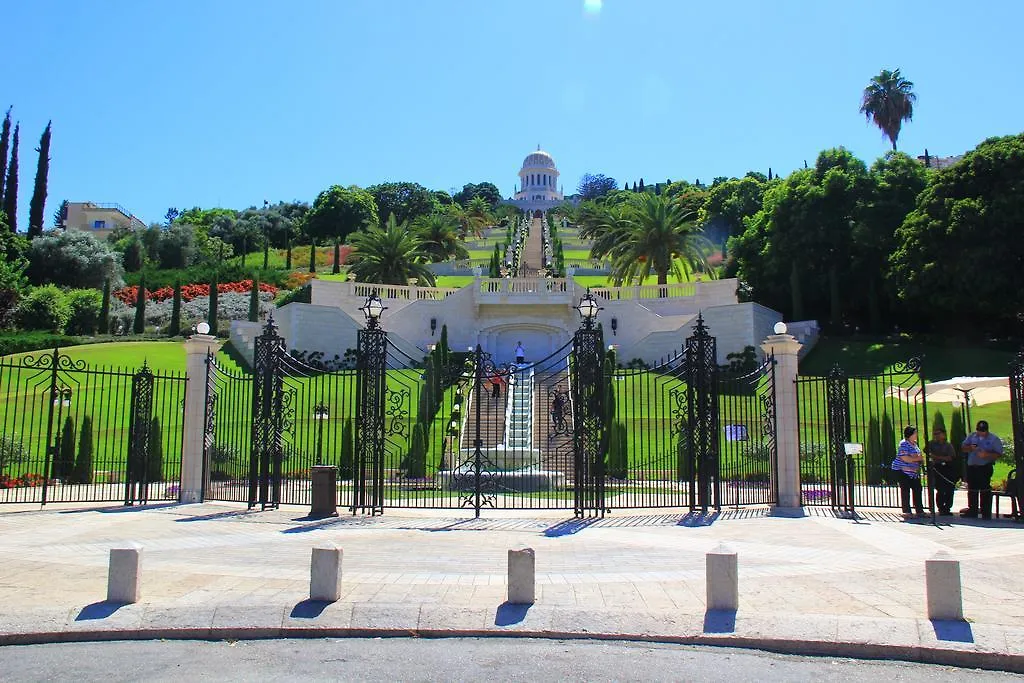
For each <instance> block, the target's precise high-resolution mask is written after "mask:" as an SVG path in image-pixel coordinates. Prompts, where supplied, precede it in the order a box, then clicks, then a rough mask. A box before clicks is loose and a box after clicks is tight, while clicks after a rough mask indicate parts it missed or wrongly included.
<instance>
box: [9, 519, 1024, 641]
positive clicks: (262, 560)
mask: <svg viewBox="0 0 1024 683" xmlns="http://www.w3.org/2000/svg"><path fill="white" fill-rule="evenodd" d="M305 512H306V510H305V509H303V508H298V507H292V508H287V509H282V510H273V511H267V512H248V511H246V510H245V509H244V507H243V506H235V505H231V504H200V505H167V506H153V507H148V508H123V507H120V506H115V505H111V506H110V507H91V508H83V507H73V506H67V505H59V506H47V508H46V509H45V510H42V511H41V510H39V508H38V507H37V506H20V507H19V506H11V507H7V508H4V509H2V510H0V558H2V562H0V596H2V599H3V605H4V608H5V609H4V610H3V614H2V615H0V632H3V633H17V632H27V631H38V630H46V628H47V624H49V625H50V626H51V627H52V628H53V629H56V630H61V629H66V628H68V627H69V626H68V624H71V626H76V625H77V626H80V625H81V624H80V622H82V621H83V618H82V615H83V614H84V613H85V611H87V610H89V609H92V610H97V609H100V610H101V611H102V609H103V608H102V607H101V606H97V605H98V604H101V603H102V601H103V599H104V597H105V595H106V567H107V561H108V553H109V549H110V548H111V547H114V546H118V545H122V544H125V543H129V542H134V543H138V544H140V545H142V546H143V548H144V553H143V563H142V564H143V582H142V602H141V603H140V604H139V605H133V606H129V608H124V609H120V610H115V611H117V612H118V613H117V614H113V615H112V616H111V618H110V619H109V620H108V621H106V622H104V620H102V619H100V620H91V621H92V622H93V623H92V625H94V626H95V625H98V624H100V622H104V623H103V625H107V624H110V625H114V626H116V625H117V624H119V623H129V624H132V623H142V622H133V621H131V620H132V619H134V618H135V617H132V615H133V614H134V615H136V617H137V618H138V619H142V618H143V617H142V616H141V615H142V614H143V611H145V614H146V615H147V617H146V619H147V620H148V621H147V622H146V623H149V624H150V626H154V625H155V624H153V623H152V622H153V615H160V619H161V620H163V621H164V622H167V623H172V624H181V623H192V622H193V621H195V620H196V619H198V620H199V621H200V622H201V623H202V624H203V625H204V626H208V625H209V623H211V621H210V620H212V623H213V624H217V623H220V624H221V625H234V626H243V625H245V624H246V623H248V621H247V619H248V617H246V615H247V614H249V613H250V612H253V611H254V610H255V613H259V614H262V615H263V616H262V617H261V619H263V620H264V621H266V615H267V613H268V612H267V610H269V613H270V614H271V615H272V617H271V621H273V620H274V619H280V618H281V615H282V614H283V615H284V616H283V618H284V619H285V621H286V622H287V620H288V619H289V618H290V617H289V615H291V616H294V612H295V610H296V609H298V607H297V605H300V604H302V602H303V601H304V600H305V598H307V597H308V590H309V561H310V548H311V547H312V546H314V545H318V544H321V543H325V542H331V543H336V544H337V545H339V546H340V547H342V548H344V565H343V566H344V569H343V593H342V596H341V600H340V601H339V602H338V603H336V604H334V605H331V606H329V608H327V609H322V613H323V614H322V615H320V613H317V616H322V617H323V618H324V619H326V620H327V621H325V622H324V623H327V622H330V623H333V624H335V625H336V624H338V623H340V622H338V621H337V620H338V619H339V618H341V617H339V615H340V614H344V615H345V616H344V620H345V624H346V625H351V624H352V623H353V621H352V620H353V619H355V620H356V621H357V622H358V623H360V624H362V625H364V626H366V625H373V624H387V625H390V626H391V627H395V628H417V627H420V628H422V627H423V624H424V619H425V618H426V620H427V622H428V623H432V624H434V625H435V626H436V627H440V626H442V625H443V624H444V623H448V624H449V626H454V625H457V626H458V627H459V628H461V629H465V628H469V627H474V628H476V627H478V628H484V627H493V626H494V625H495V624H497V623H499V622H500V621H501V614H500V611H501V608H500V606H501V605H502V603H503V601H504V600H505V590H506V587H505V581H506V573H505V572H506V564H505V563H506V553H507V550H508V549H509V548H522V547H532V548H534V549H535V550H536V553H537V605H536V607H535V608H532V609H531V610H530V612H531V614H532V615H534V616H535V619H534V621H536V619H548V621H547V622H545V623H546V624H547V626H546V627H549V626H550V623H551V622H550V619H551V618H553V615H559V616H558V619H560V620H564V621H566V623H568V624H570V625H572V624H575V628H576V629H577V630H579V631H581V632H594V631H595V629H598V627H602V628H604V629H608V628H612V627H614V625H615V624H620V628H623V627H624V626H623V625H624V624H625V623H627V622H628V623H631V624H633V627H634V628H640V624H642V623H643V620H644V619H648V620H650V619H654V620H655V621H657V622H658V623H661V624H662V626H661V627H659V628H661V630H665V629H666V628H668V627H669V626H666V624H668V625H671V624H673V623H676V622H678V623H680V624H681V623H683V622H685V623H687V624H697V627H698V628H699V627H700V626H701V624H702V622H701V620H702V619H705V618H706V615H705V557H704V554H705V553H706V552H707V551H709V550H711V549H713V548H715V547H717V546H718V545H719V544H721V543H724V544H726V545H727V546H728V547H729V548H731V549H733V550H735V551H736V552H737V553H738V555H739V567H740V568H739V582H740V609H739V612H738V614H737V615H736V616H735V617H733V619H734V621H735V620H736V619H738V620H739V622H742V623H746V624H747V628H748V630H749V629H750V628H754V630H755V631H758V629H759V631H758V632H760V633H762V634H766V633H774V635H775V636H780V637H781V635H785V634H786V633H787V628H790V627H793V624H797V623H800V624H803V625H804V626H801V627H800V629H803V631H801V632H806V629H807V628H810V629H811V632H818V633H819V634H820V633H826V634H829V633H831V634H832V636H830V637H836V634H837V633H839V632H841V631H842V629H843V626H842V625H843V624H844V623H847V624H848V625H849V624H860V626H857V628H858V629H861V630H864V629H868V631H869V632H875V633H878V634H879V636H878V637H880V638H882V639H883V640H884V639H885V637H887V636H885V633H888V632H890V631H892V629H896V631H894V632H895V633H899V632H901V631H900V629H904V630H906V631H907V633H910V632H913V633H917V631H918V630H919V629H920V626H919V624H920V620H921V619H922V618H923V617H924V605H925V597H924V562H925V560H926V559H928V558H930V557H932V556H934V555H935V554H936V553H937V552H938V551H943V550H944V551H947V552H949V553H950V554H951V555H952V556H953V557H955V558H957V559H959V560H960V561H961V571H962V577H963V586H964V611H965V615H966V617H967V618H968V620H969V621H970V622H971V623H972V625H973V628H974V629H975V631H977V630H978V629H984V628H986V627H993V628H996V629H997V630H998V632H999V634H1000V635H999V636H998V637H997V645H996V646H991V647H994V650H995V651H997V652H1002V651H1007V650H1006V648H1007V647H1009V646H1008V645H1007V643H1008V642H1010V641H1008V640H1006V639H1007V638H1010V639H1013V640H1012V642H1013V643H1016V644H1017V645H1015V646H1013V647H1010V650H1009V651H1016V650H1015V648H1017V647H1019V648H1020V653H1021V654H1024V630H1021V631H1020V632H1019V633H1018V632H1017V631H1016V630H1015V629H1017V628H1018V627H1019V625H1021V624H1022V623H1024V622H1022V617H1024V577H1022V571H1024V570H1022V567H1024V562H1022V560H1024V528H1022V527H1021V526H1020V525H1018V524H1016V523H1014V522H1011V521H1003V520H999V521H992V522H973V521H966V520H964V521H961V520H956V521H954V522H953V523H943V524H942V525H939V526H935V525H933V524H931V522H930V520H928V521H920V522H911V523H904V522H901V521H899V517H898V516H896V515H894V514H892V513H889V512H884V511H879V512H864V513H862V517H861V519H859V520H849V519H841V518H837V517H836V516H835V515H833V514H832V513H831V512H830V511H828V510H814V509H808V510H807V511H806V512H805V516H803V517H800V518H790V517H785V516H776V515H773V514H772V513H771V511H770V510H767V509H744V510H723V511H722V513H721V514H718V515H708V516H706V517H702V516H700V515H688V514H686V513H685V512H682V511H680V512H671V511H666V512H664V513H661V512H659V513H651V512H642V513H641V512H637V513H633V514H630V513H629V512H622V513H616V514H615V515H613V516H609V517H606V518H604V519H600V520H574V519H572V518H566V517H565V516H564V514H547V515H545V514H543V513H538V514H537V515H535V516H532V517H529V518H527V517H524V513H522V512H516V513H514V514H512V513H500V512H493V511H489V512H487V513H485V514H487V515H488V516H487V518H485V519H479V520H475V519H472V518H468V519H467V518H458V517H455V516H454V513H453V512H451V511H419V512H415V511H389V512H388V513H387V514H386V515H384V516H383V517H376V518H369V517H350V516H341V517H338V518H331V519H326V520H309V519H306V518H305V517H304V515H305ZM945 519H948V518H940V520H945ZM140 610H143V611H140ZM275 610H276V611H275ZM496 610H497V612H496ZM445 614H447V615H449V616H448V617H444V615H445ZM496 614H497V616H496ZM545 614H546V615H548V616H547V617H544V615H545ZM202 615H206V616H205V617H204V616H202ZM273 615H276V616H273ZM424 615H427V616H426V617H424ZM103 616H107V615H106V614H104V615H103ZM446 618H447V622H446V621H445V619H446ZM124 619H128V620H129V621H128V622H123V620H124ZM360 619H361V621H360ZM431 620H433V621H431ZM467 620H468V621H467ZM588 620H589V622H588ZM638 620H639V621H638ZM666 620H667V621H666ZM680 620H681V621H680ZM844 620H847V621H846V622H844ZM848 620H853V621H848ZM858 620H859V621H858ZM86 621H89V620H86ZM477 622H480V623H479V624H477ZM302 623H304V624H305V625H310V624H311V623H312V622H310V621H309V620H308V619H307V620H306V621H305V622H302ZM518 623H526V625H529V620H526V622H523V620H522V619H520V620H519V622H518ZM755 623H756V624H759V625H758V626H756V627H753V626H751V624H755ZM787 624H788V625H789V626H787ZM808 624H811V626H807V625H808ZM865 624H871V625H870V626H865ZM703 626H704V629H703V630H704V631H705V632H707V630H708V629H707V624H706V622H705V623H704V624H703ZM546 627H545V628H546ZM794 628H795V627H794ZM851 628H852V627H851ZM800 629H798V630H800ZM887 629H888V631H887ZM612 630H613V631H614V628H613V629H612ZM719 630H721V629H719ZM621 632H623V633H625V632H632V631H621ZM643 632H647V633H653V632H655V629H654V627H653V626H650V624H648V627H645V630H644V631H643ZM780 634H781V635H780ZM790 635H792V634H790ZM892 637H893V638H895V639H896V640H899V638H896V636H892Z"/></svg>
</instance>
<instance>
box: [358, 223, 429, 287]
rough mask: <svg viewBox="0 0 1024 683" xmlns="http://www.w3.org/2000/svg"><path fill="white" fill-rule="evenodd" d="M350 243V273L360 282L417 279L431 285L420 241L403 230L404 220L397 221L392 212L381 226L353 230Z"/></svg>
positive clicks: (405, 281) (403, 281)
mask: <svg viewBox="0 0 1024 683" xmlns="http://www.w3.org/2000/svg"><path fill="white" fill-rule="evenodd" d="M349 244H351V245H352V247H353V248H354V250H355V253H354V261H355V262H354V263H353V264H352V267H351V268H350V269H349V272H351V273H354V274H355V276H356V280H357V281H359V282H374V283H378V284H382V285H404V284H406V283H408V281H409V280H410V279H412V278H416V279H417V280H419V282H420V283H421V284H425V285H427V286H428V287H433V286H434V282H435V279H434V273H433V272H432V271H431V270H430V269H429V268H428V267H427V266H426V265H425V262H426V260H427V255H426V254H425V252H424V251H423V249H422V242H421V241H420V239H419V238H418V237H416V236H415V235H413V234H412V233H410V232H409V231H408V230H406V227H405V223H404V222H403V223H401V224H399V223H396V222H395V216H394V214H391V215H389V216H388V222H387V226H386V227H385V228H384V229H380V228H367V229H366V230H365V231H358V232H354V233H352V235H351V239H350V240H349Z"/></svg>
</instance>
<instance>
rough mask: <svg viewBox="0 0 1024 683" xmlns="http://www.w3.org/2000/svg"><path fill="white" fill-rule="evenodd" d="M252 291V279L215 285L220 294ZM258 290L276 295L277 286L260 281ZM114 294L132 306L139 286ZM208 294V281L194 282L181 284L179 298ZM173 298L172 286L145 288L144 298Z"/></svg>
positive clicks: (191, 297)
mask: <svg viewBox="0 0 1024 683" xmlns="http://www.w3.org/2000/svg"><path fill="white" fill-rule="evenodd" d="M251 291H252V280H239V281H238V282H222V283H220V284H218V285H217V292H218V293H220V294H229V293H235V294H248V293H249V292H251ZM260 292H264V293H267V294H270V295H272V297H273V296H277V287H275V286H274V285H268V284H266V283H264V282H261V283H260ZM114 296H115V297H117V298H118V299H119V300H120V301H121V302H122V303H125V304H127V305H129V306H134V305H135V302H136V301H137V300H138V296H139V288H138V286H137V285H132V286H131V287H122V288H121V289H118V290H116V291H114ZM208 296H210V284H209V283H196V284H189V285H182V286H181V299H182V301H192V300H193V299H198V298H201V297H208ZM173 298H174V287H161V288H160V289H147V290H146V300H147V301H157V302H159V301H168V300H170V299H173Z"/></svg>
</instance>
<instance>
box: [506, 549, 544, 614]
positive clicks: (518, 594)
mask: <svg viewBox="0 0 1024 683" xmlns="http://www.w3.org/2000/svg"><path fill="white" fill-rule="evenodd" d="M536 570H537V558H536V556H535V555H534V553H533V548H523V549H522V550H509V551H508V602H509V603H510V604H513V605H532V604H533V603H534V602H536V601H537V598H536V595H537V585H536V578H535V577H536Z"/></svg>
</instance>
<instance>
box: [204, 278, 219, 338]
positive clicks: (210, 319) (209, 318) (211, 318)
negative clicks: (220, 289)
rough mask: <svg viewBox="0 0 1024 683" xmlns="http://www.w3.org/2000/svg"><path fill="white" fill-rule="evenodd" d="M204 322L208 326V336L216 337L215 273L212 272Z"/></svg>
mask: <svg viewBox="0 0 1024 683" xmlns="http://www.w3.org/2000/svg"><path fill="white" fill-rule="evenodd" d="M206 322H207V323H208V324H209V325H210V334H212V335H213V336H215V337H216V336H217V273H216V271H214V274H213V279H212V280H211V281H210V310H209V312H208V313H207V314H206Z"/></svg>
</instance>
